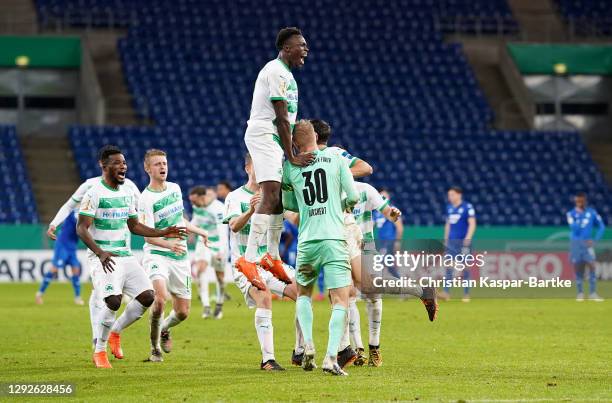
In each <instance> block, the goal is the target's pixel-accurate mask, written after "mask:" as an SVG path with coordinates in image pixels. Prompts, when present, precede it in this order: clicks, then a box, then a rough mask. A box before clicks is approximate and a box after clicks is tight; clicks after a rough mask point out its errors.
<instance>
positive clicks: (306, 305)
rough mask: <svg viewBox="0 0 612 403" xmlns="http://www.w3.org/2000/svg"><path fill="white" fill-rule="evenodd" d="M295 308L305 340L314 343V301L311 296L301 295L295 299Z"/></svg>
mask: <svg viewBox="0 0 612 403" xmlns="http://www.w3.org/2000/svg"><path fill="white" fill-rule="evenodd" d="M295 310H296V312H297V318H298V321H299V322H300V327H301V328H302V334H303V335H304V342H306V343H312V301H311V299H310V297H307V296H305V295H302V296H299V297H298V298H297V301H295Z"/></svg>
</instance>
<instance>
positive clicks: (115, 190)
mask: <svg viewBox="0 0 612 403" xmlns="http://www.w3.org/2000/svg"><path fill="white" fill-rule="evenodd" d="M100 182H102V184H103V185H104V187H105V188H107V189H108V190H112V191H113V192H118V191H119V189H115V188H112V187H111V186H110V185H109V184H108V183H106V182H104V178H102V179H100ZM120 186H121V185H120Z"/></svg>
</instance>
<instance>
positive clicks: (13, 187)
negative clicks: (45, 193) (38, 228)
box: [0, 126, 38, 224]
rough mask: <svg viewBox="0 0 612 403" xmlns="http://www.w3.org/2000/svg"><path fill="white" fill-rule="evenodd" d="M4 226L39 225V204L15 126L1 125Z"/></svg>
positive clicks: (0, 221)
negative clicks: (35, 198) (35, 197)
mask: <svg viewBox="0 0 612 403" xmlns="http://www.w3.org/2000/svg"><path fill="white" fill-rule="evenodd" d="M0 173H1V175H0V176H1V179H0V181H1V184H2V197H1V198H0V224H6V223H14V224H34V223H37V222H38V214H37V212H36V202H35V201H34V196H33V193H32V187H31V185H30V180H29V179H28V174H27V171H26V167H25V161H24V159H23V155H22V154H21V147H20V146H19V140H18V139H17V132H16V131H15V127H14V126H0Z"/></svg>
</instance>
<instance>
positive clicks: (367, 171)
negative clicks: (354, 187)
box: [351, 159, 374, 178]
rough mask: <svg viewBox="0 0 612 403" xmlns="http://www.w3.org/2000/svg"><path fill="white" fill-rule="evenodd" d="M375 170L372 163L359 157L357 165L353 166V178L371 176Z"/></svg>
mask: <svg viewBox="0 0 612 403" xmlns="http://www.w3.org/2000/svg"><path fill="white" fill-rule="evenodd" d="M373 172H374V169H373V168H372V165H370V164H368V163H367V162H365V161H364V160H362V159H357V161H356V162H355V165H353V166H352V167H351V174H353V178H363V177H364V176H370V175H372V173H373Z"/></svg>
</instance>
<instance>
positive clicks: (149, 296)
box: [136, 290, 155, 307]
mask: <svg viewBox="0 0 612 403" xmlns="http://www.w3.org/2000/svg"><path fill="white" fill-rule="evenodd" d="M136 300H138V302H140V303H141V304H142V305H143V306H146V307H149V306H151V305H152V304H153V301H155V293H154V292H153V290H146V291H143V292H141V293H140V294H139V295H138V296H137V297H136Z"/></svg>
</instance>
